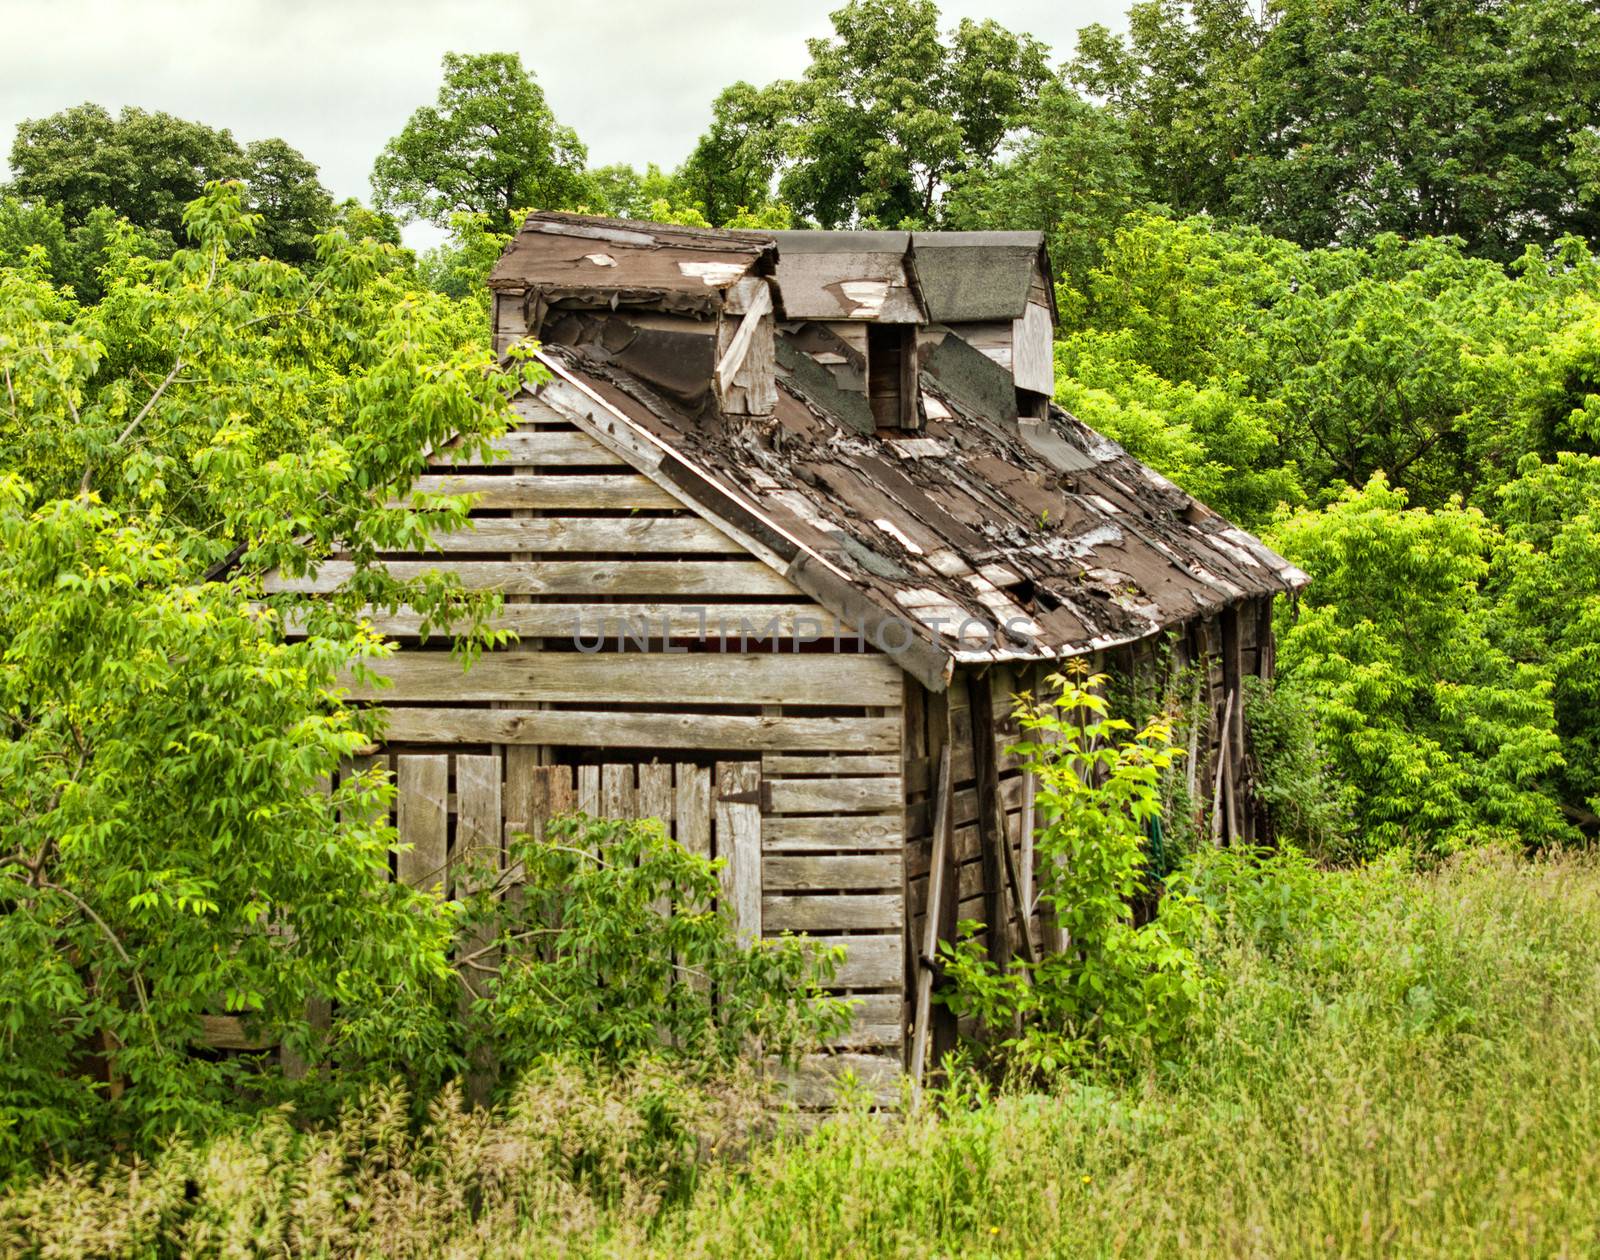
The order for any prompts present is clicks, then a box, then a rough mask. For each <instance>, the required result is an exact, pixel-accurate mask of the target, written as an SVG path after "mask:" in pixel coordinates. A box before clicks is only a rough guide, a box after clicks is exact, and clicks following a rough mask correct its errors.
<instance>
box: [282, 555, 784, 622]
mask: <svg viewBox="0 0 1600 1260" xmlns="http://www.w3.org/2000/svg"><path fill="white" fill-rule="evenodd" d="M383 567H384V568H385V569H386V570H387V571H388V573H389V575H390V576H391V577H393V578H395V579H396V580H397V581H401V582H411V581H415V580H417V579H418V578H423V577H427V576H428V575H429V574H439V575H441V576H444V577H450V578H454V579H455V580H456V581H458V582H460V584H461V585H462V586H463V587H464V588H465V589H467V590H469V591H499V592H500V593H501V594H504V595H671V596H675V597H678V598H687V597H693V596H720V597H723V598H727V597H730V596H744V595H783V596H787V597H788V598H790V599H795V600H804V599H805V593H804V592H803V591H801V590H800V588H799V587H797V586H795V585H794V584H793V583H791V582H790V581H788V580H787V579H786V578H784V577H783V575H782V574H780V573H774V572H773V571H772V570H771V569H769V568H768V567H767V566H766V565H764V564H762V563H761V562H760V561H759V560H449V559H439V560H391V561H388V562H386V563H385V564H384V566H383ZM355 572H356V566H355V565H354V564H352V563H351V562H349V561H346V560H329V561H327V562H326V563H324V564H322V565H321V566H319V567H318V569H317V571H316V572H315V573H312V574H308V575H307V576H305V577H303V578H286V577H279V576H275V575H273V576H269V577H268V578H267V579H266V582H265V583H264V586H265V589H266V590H267V592H268V593H269V594H275V593H278V592H286V591H287V592H294V593H298V594H301V595H326V594H329V593H330V592H333V591H337V590H339V589H341V588H342V587H343V586H344V585H345V583H347V582H348V581H349V580H350V579H351V578H352V577H353V576H355ZM604 611H605V610H604V609H597V610H594V612H596V613H599V612H604ZM713 615H714V614H713ZM586 620H588V623H589V624H590V625H594V624H595V623H596V620H597V619H596V618H595V617H593V616H591V617H589V618H587V619H586ZM758 624H761V623H758Z"/></svg>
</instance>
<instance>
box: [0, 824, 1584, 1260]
mask: <svg viewBox="0 0 1600 1260" xmlns="http://www.w3.org/2000/svg"><path fill="white" fill-rule="evenodd" d="M1197 889H1198V891H1199V893H1200V895H1202V896H1203V897H1204V898H1205V899H1207V900H1209V901H1210V902H1211V903H1212V904H1213V905H1215V906H1216V907H1217V908H1218V910H1219V915H1220V919H1221V928H1220V930H1219V931H1218V932H1217V933H1216V935H1215V936H1214V938H1212V939H1209V940H1208V941H1207V942H1205V945H1204V950H1205V962H1206V965H1207V968H1208V970H1209V972H1210V973H1211V974H1212V975H1213V976H1215V977H1216V978H1217V983H1216V985H1215V986H1214V987H1213V988H1212V989H1211V990H1210V992H1209V995H1208V997H1207V1001H1206V1006H1205V1010H1204V1019H1203V1022H1202V1025H1201V1027H1200V1028H1199V1029H1197V1031H1196V1035H1195V1037H1194V1039H1193V1040H1192V1042H1191V1044H1190V1045H1189V1047H1188V1048H1187V1049H1186V1051H1185V1052H1184V1054H1183V1055H1182V1057H1181V1061H1177V1062H1170V1063H1161V1064H1150V1065H1148V1067H1147V1068H1146V1069H1145V1070H1144V1071H1143V1072H1142V1073H1141V1074H1139V1075H1138V1076H1136V1077H1133V1078H1127V1077H1124V1078H1121V1079H1118V1080H1110V1079H1105V1080H1100V1081H1084V1080H1078V1081H1065V1082H1062V1083H1061V1084H1060V1086H1059V1087H1058V1088H1057V1089H1056V1090H1054V1091H1052V1092H1051V1093H1049V1094H1039V1095H1031V1096H988V1097H985V1096H984V1090H983V1088H982V1087H981V1086H976V1085H971V1084H968V1085H965V1086H962V1087H960V1088H954V1089H952V1090H950V1091H948V1092H947V1093H946V1094H945V1095H944V1096H942V1097H936V1098H935V1099H934V1101H933V1103H932V1105H930V1106H929V1107H926V1108H925V1109H924V1110H923V1111H922V1113H920V1114H918V1115H915V1116H911V1117H899V1118H894V1117H891V1118H885V1117H882V1116H869V1115H865V1114H862V1115H846V1116H844V1117H842V1118H840V1119H839V1120H837V1121H835V1122H834V1123H832V1124H829V1125H827V1126H824V1127H823V1128H822V1129H821V1130H820V1131H818V1132H817V1133H815V1134H813V1135H811V1136H810V1137H807V1138H798V1137H797V1138H793V1139H781V1138H780V1139H775V1140H770V1141H767V1142H765V1144H763V1145H761V1146H758V1147H757V1148H756V1149H755V1150H754V1151H753V1152H749V1153H747V1154H746V1153H743V1152H742V1151H741V1147H742V1144H743V1142H744V1141H745V1138H746V1136H747V1135H748V1134H749V1133H750V1131H751V1129H752V1127H753V1125H754V1124H755V1123H756V1120H755V1116H754V1114H753V1112H752V1111H751V1103H750V1099H749V1096H748V1095H747V1094H744V1093H737V1092H733V1093H729V1094H727V1095H724V1096H722V1097H721V1098H720V1100H719V1099H718V1098H717V1097H714V1096H713V1095H710V1094H707V1093H705V1092H703V1091H696V1090H692V1089H689V1088H688V1087H687V1086H684V1085H683V1084H682V1083H680V1082H675V1081H674V1080H673V1079H672V1078H670V1077H666V1076H662V1075H652V1074H651V1073H650V1072H649V1071H648V1070H645V1071H642V1072H640V1073H636V1074H635V1075H634V1076H632V1077H630V1078H627V1079H624V1080H622V1081H620V1082H610V1083H608V1082H604V1081H602V1080H600V1079H598V1078H596V1077H594V1076H593V1075H592V1074H585V1073H577V1072H574V1071H573V1070H572V1069H560V1068H551V1069H549V1070H547V1071H545V1072H544V1073H543V1074H536V1075H535V1076H534V1077H531V1078H530V1080H529V1081H528V1082H527V1083H526V1084H525V1086H524V1090H523V1092H522V1094H521V1095H519V1097H518V1100H517V1102H516V1103H515V1104H514V1105H513V1106H512V1107H511V1108H509V1109H508V1110H507V1111H506V1112H504V1113H502V1114H499V1115H496V1116H492V1117H486V1116H476V1117H475V1116H473V1115H471V1114H470V1113H463V1112H461V1111H459V1110H458V1109H456V1108H454V1107H453V1106H452V1105H450V1104H449V1103H448V1100H446V1101H442V1102H441V1103H440V1104H439V1106H438V1107H436V1114H435V1123H434V1125H433V1126H432V1128H431V1129H430V1130H429V1131H427V1132H424V1133H421V1134H417V1133H411V1132H407V1131H406V1130H405V1126H404V1125H403V1123H402V1121H401V1119H400V1117H401V1115H402V1114H403V1108H401V1109H400V1110H399V1111H395V1110H394V1107H395V1103H394V1102H393V1100H390V1101H389V1102H387V1103H384V1102H383V1101H382V1100H375V1101H374V1103H373V1105H372V1107H371V1108H369V1110H368V1112H367V1113H365V1114H359V1115H352V1116H350V1117H348V1118H347V1120H346V1122H345V1124H344V1125H343V1126H342V1127H341V1128H340V1129H339V1130H338V1131H333V1132H326V1133H313V1134H295V1133H294V1132H293V1131H292V1130H291V1129H290V1127H289V1125H288V1124H287V1123H282V1124H277V1125H267V1126H262V1127H259V1128H256V1129H254V1130H252V1131H250V1132H247V1133H242V1134H240V1135H237V1136H234V1137H229V1138H224V1139H220V1140H217V1141H213V1142H211V1143H209V1144H207V1145H205V1146H203V1147H201V1148H199V1149H191V1148H183V1147H180V1148H176V1149H174V1150H173V1151H171V1152H169V1153H168V1154H167V1155H166V1156H164V1157H163V1158H162V1159H161V1160H158V1161H156V1163H155V1164H154V1165H146V1166H142V1167H135V1166H122V1167H117V1168H113V1169H111V1170H108V1171H104V1172H99V1173H96V1172H93V1171H89V1170H73V1171H65V1172H62V1173H58V1174H56V1175H55V1176H53V1177H51V1178H49V1179H47V1180H44V1181H42V1182H37V1183H35V1184H33V1185H31V1186H28V1187H22V1188H19V1189H16V1190H14V1191H13V1192H12V1193H11V1194H10V1195H9V1196H8V1197H7V1199H6V1200H5V1202H4V1203H3V1205H0V1253H4V1254H7V1255H10V1254H38V1255H60V1256H69V1255H70V1256H78V1255H90V1254H93V1255H139V1256H157V1255H179V1254H184V1255H239V1256H243V1255H258V1254H275V1255H371V1256H378V1255H383V1256H421V1255H429V1256H432V1257H440V1258H443V1257H453V1256H479V1255H488V1256H522V1255H529V1254H540V1255H544V1254H571V1255H637V1254H653V1255H659V1256H674V1257H676V1256H730V1255H732V1256H738V1257H741V1260H745V1258H750V1260H753V1258H755V1257H763V1256H782V1257H789V1256H821V1255H826V1256H849V1257H857V1256H859V1257H870V1256H908V1257H909V1256H916V1257H925V1256H940V1255H945V1256H989V1255H992V1256H1010V1255H1027V1256H1030V1257H1050V1256H1074V1257H1077V1256H1086V1257H1100V1256H1139V1257H1144V1256H1150V1257H1156V1256H1160V1257H1170V1256H1179V1255H1183V1256H1190V1255H1197V1256H1230V1257H1231V1256H1240V1257H1256V1256H1260V1257H1286V1256H1363V1257H1365V1256H1397V1257H1398V1256H1405V1257H1429V1256H1439V1257H1444V1256H1449V1257H1472V1256H1485V1257H1487V1256H1494V1257H1500V1256H1519V1257H1520V1256H1586V1255H1594V1254H1597V1253H1600V1143H1597V1142H1596V1141H1595V1139H1594V1133H1593V1131H1594V1128H1595V1117H1596V1116H1600V865H1597V864H1596V863H1595V862H1594V861H1592V860H1590V859H1588V858H1584V857H1564V858H1554V859H1547V860H1541V861H1538V862H1533V863H1529V862H1525V861H1523V860H1521V859H1518V858H1514V857H1510V856H1506V855H1502V854H1496V853H1480V854H1475V855H1471V856H1468V857H1463V858H1460V859H1457V860H1455V861H1454V862H1452V863H1451V864H1449V865H1447V866H1446V867H1444V868H1442V869H1440V870H1437V871H1433V872H1429V873H1415V872H1412V871H1408V870H1406V869H1404V868H1402V867H1401V866H1399V865H1380V866H1376V867H1370V868H1367V869H1365V870H1362V871H1359V872H1350V873H1339V874H1325V873H1319V872H1314V871H1311V870H1309V869H1308V868H1306V867H1304V866H1303V865H1300V864H1296V863H1294V862H1292V861H1289V862H1284V863H1280V864H1279V865H1278V866H1277V867H1275V868H1274V869H1272V870H1269V871H1268V872H1267V875H1266V877H1265V878H1257V879H1252V878H1248V877H1245V876H1243V875H1242V874H1241V873H1240V872H1239V871H1238V870H1236V869H1235V870H1230V869H1229V868H1228V867H1227V866H1226V865H1225V864H1224V866H1222V867H1220V868H1217V869H1213V870H1210V871H1208V872H1203V876H1202V878H1201V879H1200V880H1199V881H1198V883H1197ZM385 1108H388V1110H385ZM730 1147H731V1148H733V1149H734V1150H736V1151H740V1157H739V1158H738V1159H737V1160H734V1161H729V1160H726V1159H725V1156H726V1155H727V1154H728V1151H729V1148H730ZM714 1150H715V1153H713V1152H714Z"/></svg>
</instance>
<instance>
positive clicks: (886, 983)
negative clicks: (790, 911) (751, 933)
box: [768, 932, 905, 989]
mask: <svg viewBox="0 0 1600 1260" xmlns="http://www.w3.org/2000/svg"><path fill="white" fill-rule="evenodd" d="M768 935H770V936H776V935H777V933H775V932H772V933H768ZM811 939H812V940H814V941H817V942H818V943H819V944H822V945H842V946H844V950H845V955H844V961H843V962H842V963H840V964H839V970H838V971H836V972H835V973H834V977H833V987H835V988H838V989H901V988H903V987H904V984H905V945H904V943H903V942H902V940H901V938H900V936H899V934H898V933H896V934H894V935H884V936H818V935H812V936H811Z"/></svg>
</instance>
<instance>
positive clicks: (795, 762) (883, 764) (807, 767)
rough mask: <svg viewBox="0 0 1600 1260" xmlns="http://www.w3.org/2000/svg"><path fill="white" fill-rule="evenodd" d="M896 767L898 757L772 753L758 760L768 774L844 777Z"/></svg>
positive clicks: (885, 771) (896, 770)
mask: <svg viewBox="0 0 1600 1260" xmlns="http://www.w3.org/2000/svg"><path fill="white" fill-rule="evenodd" d="M899 770H900V758H898V757H893V756H888V757H886V756H843V755H834V756H827V757H815V756H804V757H801V756H793V755H786V754H784V753H772V754H769V755H768V756H765V757H763V758H762V759H761V773H762V774H764V775H769V776H771V775H785V774H791V775H792V774H825V775H829V776H832V777H835V778H848V777H851V776H854V775H862V774H897V773H899Z"/></svg>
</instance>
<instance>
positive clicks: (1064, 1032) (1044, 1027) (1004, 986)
mask: <svg viewBox="0 0 1600 1260" xmlns="http://www.w3.org/2000/svg"><path fill="white" fill-rule="evenodd" d="M1076 677H1077V678H1079V679H1081V680H1082V681H1081V682H1080V681H1074V678H1071V677H1067V676H1065V675H1056V676H1054V677H1052V678H1051V679H1050V680H1049V681H1048V685H1049V686H1050V687H1051V688H1053V689H1056V690H1057V692H1058V694H1057V696H1056V698H1055V699H1054V700H1050V701H1044V702H1039V703H1035V702H1032V701H1030V700H1027V699H1024V700H1022V701H1019V704H1018V709H1017V713H1018V718H1019V720H1020V721H1021V724H1022V727H1023V730H1024V731H1026V732H1030V733H1032V734H1033V735H1034V736H1035V737H1036V738H1034V739H1032V740H1027V741H1024V742H1022V743H1019V744H1018V745H1016V747H1015V749H1014V751H1016V752H1018V753H1020V754H1021V755H1022V756H1024V757H1026V758H1027V759H1028V760H1027V765H1028V768H1029V769H1030V770H1031V771H1033V773H1034V774H1035V775H1036V776H1037V777H1038V784H1039V789H1038V806H1039V811H1040V813H1041V815H1042V817H1043V822H1042V825H1040V826H1039V827H1038V829H1037V830H1036V833H1035V834H1036V840H1035V843H1036V845H1037V852H1038V866H1039V870H1040V901H1041V903H1042V904H1043V906H1044V907H1046V910H1047V912H1048V914H1050V915H1051V916H1053V918H1054V920H1055V922H1056V924H1057V925H1059V928H1060V929H1061V931H1062V932H1063V933H1064V934H1065V938H1066V942H1067V945H1066V948H1065V949H1064V950H1060V951H1047V952H1046V953H1045V955H1044V956H1043V957H1042V958H1040V959H1039V960H1038V961H1037V962H1036V963H1029V962H1026V961H1020V962H1017V963H1016V964H1014V965H1013V966H1012V967H1011V968H1010V969H1009V970H1006V971H1001V970H1000V969H999V968H998V967H996V965H995V964H994V963H993V962H992V961H991V960H990V959H989V958H987V957H986V956H985V954H984V951H983V948H982V946H981V945H980V943H979V941H978V940H977V939H976V929H978V928H980V927H982V925H981V924H977V923H966V924H963V929H964V931H963V937H962V939H961V940H959V941H958V942H957V943H956V944H954V945H953V946H952V945H949V944H943V945H941V951H942V953H943V955H944V958H945V963H946V967H947V970H948V972H949V975H950V977H951V979H952V980H953V981H954V983H955V989H954V992H953V993H951V994H950V995H948V996H947V998H946V999H945V1000H947V1001H948V1002H949V1004H950V1005H951V1007H952V1008H953V1009H954V1010H955V1011H956V1012H957V1013H958V1014H970V1015H975V1016H977V1017H978V1019H979V1020H980V1022H981V1023H982V1025H983V1026H984V1028H985V1029H986V1030H987V1031H988V1032H989V1033H990V1034H991V1035H993V1034H996V1033H1000V1032H1002V1031H1004V1030H1008V1029H1016V1030H1018V1031H1015V1032H1013V1034H1012V1035H1010V1036H1003V1037H1001V1038H1000V1039H999V1040H998V1042H997V1043H996V1045H995V1046H994V1047H993V1048H992V1049H991V1050H990V1051H989V1053H991V1054H993V1055H994V1056H995V1057H996V1058H997V1060H998V1065H999V1066H1000V1067H1001V1068H1002V1070H1003V1071H1004V1072H1006V1073H1008V1074H1010V1075H1012V1076H1013V1077H1019V1078H1022V1079H1029V1078H1034V1077H1041V1076H1042V1077H1049V1076H1051V1075H1053V1074H1055V1073H1056V1072H1058V1071H1060V1070H1062V1069H1064V1068H1068V1067H1074V1066H1078V1065H1081V1064H1083V1063H1084V1062H1085V1061H1088V1060H1093V1059H1098V1060H1102V1061H1106V1062H1109V1063H1112V1064H1126V1063H1130V1062H1135V1061H1144V1060H1146V1059H1148V1058H1149V1057H1151V1056H1152V1055H1154V1056H1157V1057H1160V1056H1162V1055H1165V1054H1168V1053H1170V1052H1171V1051H1172V1049H1173V1048H1174V1046H1175V1045H1176V1042H1177V1040H1178V1038H1179V1037H1180V1036H1181V1034H1182V1031H1183V1028H1184V1024H1185V1021H1186V1019H1187V1017H1188V1015H1189V1013H1190V1012H1191V1010H1192V1009H1193V1007H1194V1005H1195V1003H1196V1002H1198V1000H1199V997H1200V990H1201V986H1202V980H1201V976H1200V973H1199V969H1198V967H1197V966H1196V964H1195V960H1194V956H1193V954H1192V953H1191V952H1190V950H1189V948H1188V947H1187V945H1186V943H1185V942H1186V940H1187V938H1188V936H1189V935H1190V934H1191V933H1192V931H1193V930H1194V925H1193V923H1192V922H1191V920H1192V918H1193V916H1194V914H1195V913H1196V912H1197V911H1198V905H1197V903H1195V902H1193V901H1192V900H1191V899H1189V898H1187V897H1184V896H1182V895H1168V896H1166V897H1164V898H1163V899H1162V900H1161V903H1160V907H1159V909H1158V912H1157V914H1156V916H1155V918H1154V919H1152V920H1151V921H1149V922H1147V923H1144V924H1142V925H1137V926H1136V925H1135V922H1134V906H1135V901H1136V899H1138V898H1139V897H1141V896H1143V895H1144V894H1146V893H1147V892H1149V891H1150V886H1149V884H1148V882H1147V879H1146V866H1147V858H1146V854H1145V843H1146V827H1147V826H1148V825H1149V824H1150V822H1151V820H1153V819H1155V818H1156V817H1158V815H1159V812H1160V807H1161V776H1162V772H1163V771H1165V770H1166V769H1167V768H1168V767H1169V766H1171V764H1172V762H1173V759H1174V758H1175V757H1176V756H1177V755H1178V754H1177V752H1176V751H1175V750H1174V749H1172V748H1171V747H1170V741H1171V726H1170V722H1169V721H1168V720H1167V719H1165V718H1157V719H1155V720H1153V721H1151V722H1149V723H1148V724H1147V725H1146V726H1144V727H1143V729H1141V730H1139V731H1137V732H1134V733H1133V734H1132V736H1131V737H1125V736H1126V735H1127V733H1128V732H1130V731H1132V730H1133V728H1132V727H1131V725H1130V724H1129V723H1127V722H1125V721H1123V720H1121V719H1119V718H1111V717H1108V716H1107V703H1106V700H1105V699H1104V697H1103V696H1102V695H1101V694H1100V692H1101V690H1102V689H1103V687H1104V685H1105V682H1106V679H1105V677H1104V676H1101V675H1096V676H1093V677H1087V678H1084V677H1083V676H1082V675H1081V674H1079V675H1077V676H1076Z"/></svg>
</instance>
